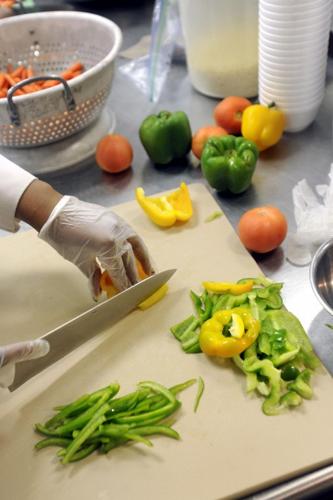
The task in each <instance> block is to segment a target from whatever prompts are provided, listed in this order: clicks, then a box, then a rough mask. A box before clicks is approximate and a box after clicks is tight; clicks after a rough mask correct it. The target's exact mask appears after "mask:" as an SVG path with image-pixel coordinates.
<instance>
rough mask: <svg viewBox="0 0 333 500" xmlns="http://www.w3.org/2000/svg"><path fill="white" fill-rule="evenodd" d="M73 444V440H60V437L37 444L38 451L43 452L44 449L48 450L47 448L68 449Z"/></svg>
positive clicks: (43, 440)
mask: <svg viewBox="0 0 333 500" xmlns="http://www.w3.org/2000/svg"><path fill="white" fill-rule="evenodd" d="M71 442H72V440H71V439H66V438H59V437H50V438H46V439H42V440H41V441H38V443H36V444H35V448H36V450H41V449H42V448H46V447H47V446H60V447H62V448H67V446H68V445H69V444H70V443H71Z"/></svg>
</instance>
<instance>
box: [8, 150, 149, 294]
mask: <svg viewBox="0 0 333 500" xmlns="http://www.w3.org/2000/svg"><path fill="white" fill-rule="evenodd" d="M1 178H2V179H3V181H2V183H0V227H2V228H4V229H7V230H9V231H15V230H17V229H18V227H19V221H20V220H22V221H25V222H26V223H28V224H29V225H31V226H32V227H33V228H35V229H36V231H38V233H39V237H40V238H41V239H43V240H44V241H46V242H47V243H49V244H50V245H51V246H52V247H53V248H54V249H55V250H57V252H58V253H59V254H60V255H62V257H64V258H65V259H66V260H69V261H70V262H72V263H73V264H75V265H76V266H77V267H78V268H79V269H80V270H81V271H82V272H83V274H85V276H87V278H88V279H89V283H90V286H91V289H92V292H93V295H94V296H98V295H99V294H100V291H101V290H100V276H101V272H102V270H106V271H107V272H108V274H109V275H110V277H111V279H112V281H113V283H114V285H115V287H116V288H117V289H118V290H119V291H121V290H124V289H125V288H127V287H129V286H130V285H132V284H134V283H137V282H138V281H139V275H138V271H137V266H136V261H135V258H136V259H138V260H139V261H140V262H141V264H142V265H143V268H144V271H145V272H146V274H148V275H150V274H152V273H153V268H152V264H151V261H150V258H149V254H148V251H147V248H146V246H145V244H144V242H143V240H142V239H141V238H140V236H139V235H138V234H137V233H136V232H135V231H134V229H133V228H132V227H131V226H129V225H128V224H127V223H126V222H125V221H124V220H123V219H122V218H121V217H119V216H118V215H117V214H116V213H114V212H112V211H111V210H110V209H109V208H105V207H102V206H100V205H97V204H93V203H86V202H84V201H81V200H79V199H78V198H75V197H74V196H63V195H61V194H60V193H58V192H57V191H55V190H54V189H53V188H52V186H50V185H49V184H48V183H46V182H43V181H40V180H38V179H36V177H34V176H33V175H31V174H29V173H28V172H26V171H25V170H23V169H21V168H20V167H18V166H17V165H15V164H14V163H12V162H9V161H8V160H6V159H5V158H3V157H1V156H0V179H1Z"/></svg>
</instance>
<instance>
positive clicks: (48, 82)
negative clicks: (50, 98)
mask: <svg viewBox="0 0 333 500" xmlns="http://www.w3.org/2000/svg"><path fill="white" fill-rule="evenodd" d="M55 85H59V82H58V80H46V81H45V82H43V84H42V88H43V89H49V88H50V87H54V86H55Z"/></svg>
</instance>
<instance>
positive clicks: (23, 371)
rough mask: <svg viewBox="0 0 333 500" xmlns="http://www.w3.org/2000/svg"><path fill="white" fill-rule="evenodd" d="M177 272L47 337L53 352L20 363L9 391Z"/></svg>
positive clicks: (153, 278) (94, 309)
mask: <svg viewBox="0 0 333 500" xmlns="http://www.w3.org/2000/svg"><path fill="white" fill-rule="evenodd" d="M175 271H176V269H168V270H166V271H162V272H160V273H157V274H154V275H153V276H150V277H149V278H146V279H144V280H142V281H140V282H139V283H137V284H135V285H133V286H131V287H130V288H128V289H127V290H124V291H123V292H120V293H118V294H117V295H116V296H115V297H112V298H111V299H108V300H105V301H104V302H101V303H100V304H97V305H96V306H94V307H92V308H91V309H89V310H88V311H86V312H84V313H82V314H80V315H79V316H76V317H75V318H73V319H71V320H70V321H67V322H66V323H64V324H62V325H61V326H59V327H57V328H55V329H54V330H51V331H50V332H48V333H47V334H45V335H43V336H42V337H41V338H42V339H45V340H47V341H48V342H49V344H50V351H49V353H48V354H47V355H46V356H44V357H42V358H38V359H34V360H29V361H23V362H21V363H17V364H16V370H15V379H14V381H13V383H12V384H11V385H10V386H9V390H10V391H14V390H15V389H17V388H18V387H20V386H21V385H22V384H23V383H24V382H26V381H27V380H29V379H30V378H31V377H34V376H35V375H37V373H40V372H41V371H42V370H44V369H45V368H47V367H48V366H50V365H51V364H53V363H55V362H56V361H58V360H59V359H61V358H63V357H64V356H65V355H66V354H68V353H69V352H71V351H73V350H74V349H76V348H77V347H79V346H80V345H81V344H83V343H84V342H86V341H87V340H89V339H91V338H92V337H94V336H95V335H97V334H98V333H100V331H101V330H102V329H103V327H107V328H109V327H111V326H112V325H114V324H115V323H117V322H118V321H119V320H120V319H122V318H123V317H124V316H126V314H128V313H130V312H131V311H132V310H133V309H135V308H136V307H137V305H138V304H140V302H142V301H143V300H145V299H146V298H148V297H149V296H150V295H152V294H153V293H154V292H156V290H158V289H159V288H160V287H161V286H162V285H164V284H165V283H166V282H167V281H168V280H169V279H170V278H171V276H172V275H173V274H174V273H175Z"/></svg>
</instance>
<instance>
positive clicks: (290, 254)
mask: <svg viewBox="0 0 333 500" xmlns="http://www.w3.org/2000/svg"><path fill="white" fill-rule="evenodd" d="M328 177H329V184H327V185H326V184H323V185H322V184H321V185H317V186H315V190H313V189H312V188H311V187H310V186H309V184H308V182H307V181H306V179H302V180H301V181H300V182H298V183H297V184H296V186H295V187H294V188H293V191H292V197H293V203H294V215H295V221H296V226H297V230H296V233H294V234H291V235H289V236H288V239H287V248H286V257H287V259H288V260H289V261H290V262H291V263H292V264H296V265H299V266H306V265H308V264H309V263H310V262H311V259H312V257H313V255H314V252H315V251H316V250H317V248H318V247H319V246H320V245H321V244H322V243H324V242H325V241H327V240H328V239H330V238H333V164H332V165H331V168H330V172H329V175H328Z"/></svg>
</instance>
